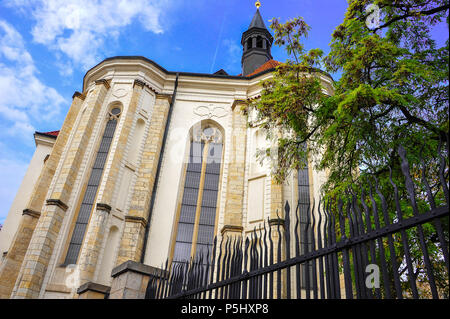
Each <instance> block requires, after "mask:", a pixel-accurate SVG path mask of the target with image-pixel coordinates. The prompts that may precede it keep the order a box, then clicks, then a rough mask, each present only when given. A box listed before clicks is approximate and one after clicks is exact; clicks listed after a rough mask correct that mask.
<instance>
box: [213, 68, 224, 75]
mask: <svg viewBox="0 0 450 319" xmlns="http://www.w3.org/2000/svg"><path fill="white" fill-rule="evenodd" d="M213 74H216V75H228V73H227V72H226V71H225V70H224V69H220V70H219V71H217V72H214V73H213Z"/></svg>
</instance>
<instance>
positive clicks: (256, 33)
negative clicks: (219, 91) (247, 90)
mask: <svg viewBox="0 0 450 319" xmlns="http://www.w3.org/2000/svg"><path fill="white" fill-rule="evenodd" d="M255 7H256V12H255V14H254V16H253V19H252V21H251V23H250V26H249V27H248V30H247V31H245V32H244V33H243V34H242V38H241V44H242V46H243V47H244V51H243V54H242V60H241V64H242V75H244V76H246V75H248V74H251V73H253V72H254V71H255V70H256V69H257V68H259V67H260V66H261V65H263V64H264V63H265V62H267V61H269V60H271V59H272V55H271V53H270V49H271V46H272V42H273V37H272V35H271V34H270V32H269V31H268V30H267V28H266V25H265V24H264V20H263V18H262V17H261V13H260V12H259V8H260V7H261V2H259V0H257V1H256V3H255Z"/></svg>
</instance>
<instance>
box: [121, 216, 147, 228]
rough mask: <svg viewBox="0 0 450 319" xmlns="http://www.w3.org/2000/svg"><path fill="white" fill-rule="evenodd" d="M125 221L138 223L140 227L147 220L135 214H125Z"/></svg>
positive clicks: (145, 223) (144, 224)
mask: <svg viewBox="0 0 450 319" xmlns="http://www.w3.org/2000/svg"><path fill="white" fill-rule="evenodd" d="M125 222H130V223H140V224H141V225H142V227H145V226H146V225H147V221H146V220H145V218H144V217H137V216H129V215H128V216H125Z"/></svg>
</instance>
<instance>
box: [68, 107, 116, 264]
mask: <svg viewBox="0 0 450 319" xmlns="http://www.w3.org/2000/svg"><path fill="white" fill-rule="evenodd" d="M119 115H120V109H119V108H114V109H112V110H111V112H110V119H109V121H108V122H107V123H106V127H105V131H104V133H103V137H102V140H101V142H100V146H99V149H98V152H97V156H96V158H95V161H94V165H93V167H92V170H91V174H90V176H89V180H88V183H87V186H86V190H85V192H84V197H83V201H82V202H81V206H80V210H79V212H78V216H77V220H76V222H75V226H74V229H73V232H72V238H71V240H70V243H69V248H68V249H67V254H66V259H65V261H64V265H70V264H76V263H77V260H78V255H79V253H80V249H81V245H82V243H83V238H84V234H85V232H86V228H87V225H88V223H89V219H90V217H91V212H92V209H93V207H94V206H95V205H94V204H95V203H94V201H95V197H96V195H97V190H98V186H99V184H100V180H101V178H102V175H103V169H104V167H105V162H106V158H107V157H108V152H109V149H110V146H111V142H112V140H113V137H114V132H115V130H116V125H117V120H118V116H119Z"/></svg>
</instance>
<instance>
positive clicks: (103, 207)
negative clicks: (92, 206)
mask: <svg viewBox="0 0 450 319" xmlns="http://www.w3.org/2000/svg"><path fill="white" fill-rule="evenodd" d="M97 209H98V210H103V211H105V212H107V213H108V214H109V213H110V212H111V206H109V205H108V204H105V203H97Z"/></svg>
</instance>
